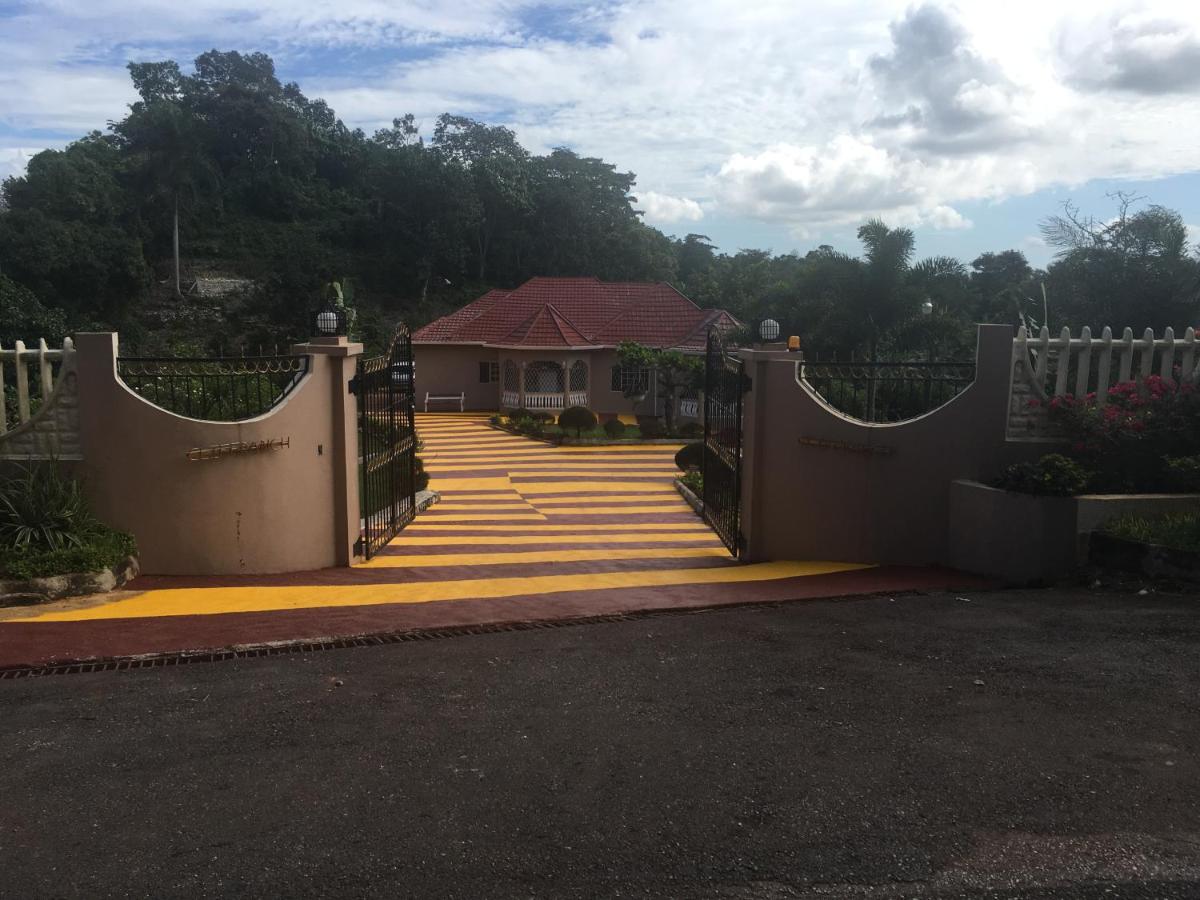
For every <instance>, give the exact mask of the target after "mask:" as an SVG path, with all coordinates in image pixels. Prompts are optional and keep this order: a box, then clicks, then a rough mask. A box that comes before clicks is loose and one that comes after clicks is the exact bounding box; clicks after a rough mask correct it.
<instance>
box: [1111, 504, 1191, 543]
mask: <svg viewBox="0 0 1200 900" xmlns="http://www.w3.org/2000/svg"><path fill="white" fill-rule="evenodd" d="M1104 531H1105V532H1106V533H1107V534H1111V535H1114V536H1115V537H1119V538H1125V539H1126V540H1129V541H1138V542H1139V543H1142V544H1160V545H1162V546H1164V547H1171V548H1173V549H1176V550H1189V551H1191V552H1193V553H1195V552H1200V513H1194V512H1192V513H1168V514H1167V515H1165V516H1160V517H1157V518H1146V517H1145V516H1133V515H1130V516H1121V517H1120V518H1117V519H1113V520H1112V521H1110V522H1106V523H1105V524H1104Z"/></svg>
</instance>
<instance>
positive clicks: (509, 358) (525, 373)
mask: <svg viewBox="0 0 1200 900" xmlns="http://www.w3.org/2000/svg"><path fill="white" fill-rule="evenodd" d="M591 405H592V403H591V365H590V362H589V361H588V359H587V358H586V357H583V356H563V357H558V358H542V357H535V356H524V357H523V356H519V355H516V354H512V355H507V354H505V353H503V352H502V353H501V361H500V406H501V408H503V409H528V410H531V411H536V412H550V413H560V412H562V411H563V410H564V409H566V408H568V407H571V406H586V407H589V408H590V407H591Z"/></svg>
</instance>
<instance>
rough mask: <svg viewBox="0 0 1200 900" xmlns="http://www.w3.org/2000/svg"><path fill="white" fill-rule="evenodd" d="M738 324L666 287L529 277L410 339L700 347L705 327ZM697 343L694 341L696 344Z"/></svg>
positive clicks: (505, 344)
mask: <svg viewBox="0 0 1200 900" xmlns="http://www.w3.org/2000/svg"><path fill="white" fill-rule="evenodd" d="M712 323H717V324H718V327H721V326H722V325H724V324H726V323H731V324H729V325H728V327H730V328H732V327H736V325H737V321H736V320H735V319H734V318H733V317H732V316H730V315H729V313H727V312H724V311H723V310H705V309H701V308H700V307H698V306H697V305H696V304H695V303H693V302H692V301H691V300H689V299H688V298H687V297H685V296H683V294H681V293H679V292H678V291H677V290H675V289H674V288H673V287H671V286H670V285H668V284H661V283H660V284H649V283H641V282H605V281H600V280H599V279H597V278H531V279H530V280H529V281H527V282H525V283H524V284H523V285H521V286H520V287H519V288H517V289H516V290H514V291H509V292H505V291H489V292H488V293H487V294H484V295H483V296H482V297H480V298H479V299H478V300H476V301H474V302H473V303H470V304H468V305H467V306H464V307H463V308H462V309H460V310H458V311H457V312H454V313H451V314H450V315H448V316H443V317H442V318H440V319H438V320H437V321H435V322H431V323H430V324H428V325H426V326H425V327H424V328H422V329H420V330H419V331H417V332H416V333H415V334H414V335H413V340H414V341H416V342H417V343H425V344H495V345H498V346H527V347H534V346H536V347H559V346H563V347H578V346H596V345H601V346H614V345H616V344H619V343H620V342H621V341H637V342H638V343H641V344H645V345H647V346H650V347H683V346H686V347H688V348H689V349H692V348H695V347H703V346H704V339H703V336H704V334H705V333H706V331H707V326H708V325H709V324H712ZM697 336H699V338H697Z"/></svg>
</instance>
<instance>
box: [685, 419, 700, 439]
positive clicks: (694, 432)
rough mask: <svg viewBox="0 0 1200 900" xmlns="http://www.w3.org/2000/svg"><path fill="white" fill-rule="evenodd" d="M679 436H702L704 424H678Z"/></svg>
mask: <svg viewBox="0 0 1200 900" xmlns="http://www.w3.org/2000/svg"><path fill="white" fill-rule="evenodd" d="M679 436H680V437H685V438H698V437H704V426H703V425H702V424H701V423H699V422H684V423H683V424H682V425H680V426H679Z"/></svg>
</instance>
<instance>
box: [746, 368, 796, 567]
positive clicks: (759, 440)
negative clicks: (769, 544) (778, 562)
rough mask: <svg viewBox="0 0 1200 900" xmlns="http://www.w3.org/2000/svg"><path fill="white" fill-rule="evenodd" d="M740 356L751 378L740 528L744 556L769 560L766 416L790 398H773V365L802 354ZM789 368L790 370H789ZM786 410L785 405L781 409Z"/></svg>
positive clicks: (748, 559) (754, 559)
mask: <svg viewBox="0 0 1200 900" xmlns="http://www.w3.org/2000/svg"><path fill="white" fill-rule="evenodd" d="M737 355H738V356H739V357H740V358H741V359H742V360H743V361H744V362H745V365H746V377H747V378H749V379H750V391H749V392H748V393H747V394H746V396H745V398H744V399H743V401H742V487H741V502H742V508H741V514H740V517H739V518H740V522H741V531H742V537H743V539H744V541H745V548H744V550H743V553H742V558H743V559H744V560H746V561H747V562H757V561H761V560H763V559H766V558H767V557H766V555H765V553H764V551H763V546H764V543H763V537H764V536H763V532H762V528H761V527H760V526H761V523H762V515H761V511H762V506H763V503H764V500H765V496H766V495H765V492H766V491H767V490H769V489H770V485H769V484H768V482H767V472H766V471H765V470H764V467H763V464H762V455H763V453H762V450H763V443H764V441H765V439H766V435H765V434H764V429H766V428H767V427H769V422H770V417H768V416H767V415H765V411H766V410H767V409H768V408H769V404H770V403H771V402H776V403H783V404H785V405H786V403H787V398H786V397H782V396H781V397H779V398H773V397H772V396H771V388H770V386H769V383H768V382H769V381H770V378H769V375H770V372H771V370H770V366H771V363H772V362H774V363H776V364H777V365H778V363H780V362H783V363H791V362H795V361H796V360H798V359H799V358H800V357H799V354H796V353H789V352H788V351H786V350H739V351H737ZM789 371H790V369H789ZM778 412H786V408H784V409H780V410H778Z"/></svg>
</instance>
